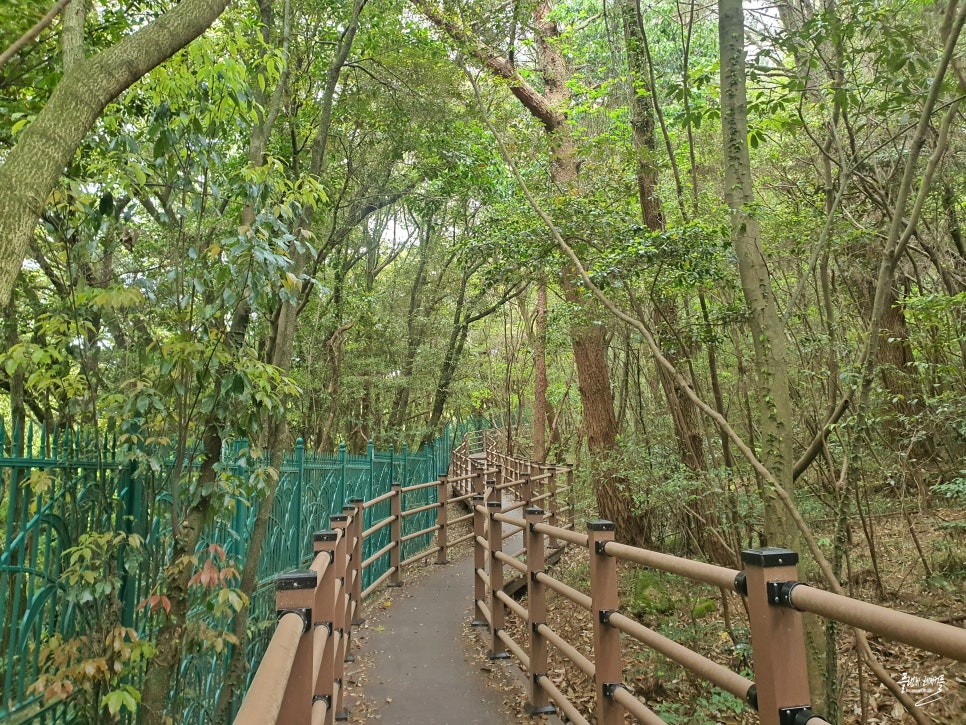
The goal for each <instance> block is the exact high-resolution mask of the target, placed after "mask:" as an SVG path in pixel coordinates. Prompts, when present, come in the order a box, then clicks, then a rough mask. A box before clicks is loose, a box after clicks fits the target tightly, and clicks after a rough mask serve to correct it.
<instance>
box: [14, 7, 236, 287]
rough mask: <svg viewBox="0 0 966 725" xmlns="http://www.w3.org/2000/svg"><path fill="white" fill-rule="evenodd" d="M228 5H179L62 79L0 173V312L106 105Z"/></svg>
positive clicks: (180, 46) (193, 36) (77, 64)
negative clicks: (50, 203)
mask: <svg viewBox="0 0 966 725" xmlns="http://www.w3.org/2000/svg"><path fill="white" fill-rule="evenodd" d="M228 2H229V0H182V1H181V2H180V3H178V5H176V6H175V7H173V8H171V9H170V10H168V11H167V12H166V13H164V14H163V15H161V16H160V17H159V18H158V19H157V20H155V21H153V22H151V23H149V24H148V25H146V26H144V27H143V28H141V29H140V30H138V31H137V32H135V33H132V34H131V35H129V36H127V37H126V38H124V39H123V40H121V41H119V42H118V43H116V44H115V45H113V46H111V47H110V48H108V49H106V50H103V51H101V52H100V53H98V54H97V55H95V56H92V57H90V58H88V59H86V60H82V61H80V62H78V63H76V64H75V65H74V67H73V68H72V69H71V70H70V71H68V72H67V73H65V74H64V76H63V77H62V78H61V80H60V82H59V83H58V84H57V87H56V88H55V89H54V92H53V94H51V96H50V100H48V101H47V104H46V105H45V106H44V108H43V110H42V111H41V112H40V113H39V114H37V118H36V119H34V121H33V123H31V124H30V125H29V126H27V128H25V129H24V130H23V132H22V133H21V134H20V136H19V138H18V141H17V144H16V145H15V146H14V147H13V148H12V149H10V152H9V153H8V154H7V156H6V158H5V159H4V161H3V164H2V165H0V305H5V304H6V303H7V301H8V300H9V299H10V293H11V291H12V290H13V285H14V281H15V280H16V279H17V275H18V274H19V273H20V266H21V264H23V260H24V256H25V255H26V253H27V248H28V245H29V243H30V239H31V237H32V236H33V233H34V228H35V227H36V225H37V220H38V219H39V218H40V215H41V212H42V211H43V209H44V205H45V204H46V203H47V197H48V196H49V195H50V192H51V191H52V190H53V189H54V186H55V185H56V184H57V181H58V180H59V179H60V177H61V175H62V174H63V172H64V168H65V167H66V166H67V164H68V163H70V160H71V157H72V156H73V155H74V151H76V150H77V147H78V146H79V145H80V143H81V141H83V140H84V137H85V136H86V135H87V133H88V131H90V129H91V127H92V126H93V125H94V123H95V122H96V121H97V119H98V117H100V115H101V112H102V111H103V110H104V108H105V107H106V106H107V104H108V103H110V102H111V101H112V100H114V99H115V98H117V96H118V95H119V94H120V93H122V92H123V91H124V90H126V89H127V88H129V87H130V86H131V85H132V84H133V83H134V82H135V81H137V80H138V79H139V78H141V77H142V76H143V75H144V74H146V73H148V72H149V71H150V70H152V69H153V68H155V67H156V66H157V65H159V64H161V63H163V62H164V61H165V60H167V59H168V58H170V57H171V56H172V55H173V54H174V53H176V52H178V51H179V50H180V49H181V48H183V47H184V46H186V45H187V44H188V43H190V42H191V41H192V40H194V39H195V38H197V37H198V36H199V35H201V34H202V33H203V32H204V31H205V30H206V29H207V28H208V26H210V25H211V24H212V23H213V22H214V21H215V19H216V18H217V17H218V16H219V15H221V13H222V12H223V11H224V9H225V7H226V6H227V5H228Z"/></svg>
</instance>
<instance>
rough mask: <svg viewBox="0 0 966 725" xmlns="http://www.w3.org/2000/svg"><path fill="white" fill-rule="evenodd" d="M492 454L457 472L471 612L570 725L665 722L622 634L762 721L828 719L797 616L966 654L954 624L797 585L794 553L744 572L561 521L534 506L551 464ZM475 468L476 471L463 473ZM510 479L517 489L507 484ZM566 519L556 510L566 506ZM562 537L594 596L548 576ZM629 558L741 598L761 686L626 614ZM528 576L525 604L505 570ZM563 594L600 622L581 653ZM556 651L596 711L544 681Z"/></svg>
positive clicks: (546, 705) (793, 724) (539, 702)
mask: <svg viewBox="0 0 966 725" xmlns="http://www.w3.org/2000/svg"><path fill="white" fill-rule="evenodd" d="M487 456H488V458H487V461H486V462H485V463H484V462H483V461H477V462H476V463H477V466H478V468H477V475H476V476H475V477H470V478H465V479H461V480H463V481H468V482H469V483H470V484H472V490H473V494H472V502H473V508H472V511H473V518H474V531H473V535H472V539H473V541H474V619H473V625H474V626H479V627H486V628H487V630H488V639H489V644H490V653H489V654H490V657H491V658H492V659H504V658H508V657H511V656H512V657H515V658H516V659H517V660H518V661H519V662H520V663H521V665H522V666H523V667H524V668H525V669H527V670H528V671H529V673H530V677H529V680H530V686H529V693H528V695H529V704H528V708H527V709H528V711H529V712H531V713H551V712H555V711H556V712H559V713H561V714H563V715H565V716H566V717H567V718H568V719H569V720H570V721H571V722H583V723H586V722H588V721H589V720H588V719H589V718H591V717H594V718H595V722H597V723H598V724H599V725H616V724H617V723H623V722H624V718H625V715H631V716H632V717H634V718H636V719H637V720H639V721H640V722H644V723H661V722H663V721H662V720H661V718H660V717H659V716H658V715H657V714H655V712H654V711H652V710H651V709H650V707H648V704H647V703H645V702H643V701H642V700H640V699H639V698H638V697H637V696H636V695H635V694H634V693H633V692H632V691H631V690H630V689H629V687H628V686H627V685H625V683H624V665H623V663H622V659H621V639H622V637H631V638H633V639H635V640H637V641H639V642H641V643H643V644H644V645H645V646H646V647H648V648H650V649H652V650H654V651H656V652H659V653H661V654H662V655H664V656H665V657H667V658H668V659H670V660H672V661H674V662H676V663H678V664H679V665H681V666H682V667H684V668H685V669H687V670H689V671H690V672H692V673H694V674H695V675H696V676H697V677H699V678H701V679H703V680H705V681H707V682H709V683H711V684H712V685H714V686H716V687H718V688H719V689H721V690H723V691H725V692H728V693H730V694H731V695H733V696H735V697H737V698H739V699H740V700H742V701H743V702H745V703H746V705H748V706H749V707H751V708H753V709H755V710H757V713H758V717H759V720H760V722H761V723H763V724H764V725H804V724H805V723H808V725H823V723H826V721H825V720H824V719H822V717H820V716H819V715H817V714H816V713H814V712H812V710H811V709H810V695H809V690H808V682H807V675H806V667H805V644H804V636H803V630H802V621H801V616H802V615H801V613H802V612H811V613H814V614H817V615H820V616H823V617H825V618H827V619H830V620H834V621H837V622H841V623H843V624H847V625H851V626H854V627H858V628H860V629H863V630H867V631H870V632H874V633H876V634H879V635H881V636H883V637H886V638H890V639H893V640H895V641H898V642H903V643H905V644H909V645H912V646H914V647H918V648H920V649H923V650H926V651H929V652H934V653H936V654H940V655H942V656H945V657H950V658H952V659H956V660H960V661H966V631H964V630H963V629H960V628H958V627H955V626H952V625H949V624H944V623H940V622H935V621H931V620H928V619H923V618H921V617H916V616H913V615H910V614H905V613H902V612H896V611H893V610H891V609H888V608H885V607H880V606H877V605H873V604H868V603H865V602H860V601H857V600H854V599H851V598H849V597H844V596H839V595H836V594H832V593H830V592H826V591H823V590H821V589H818V588H813V587H809V586H806V585H804V584H802V583H801V582H798V581H797V576H796V568H797V563H798V555H797V554H796V553H795V552H793V551H789V550H787V549H779V548H763V549H749V550H746V551H744V552H742V557H741V558H742V563H743V567H744V568H743V569H742V570H737V569H729V568H726V567H720V566H715V565H712V564H707V563H704V562H698V561H693V560H690V559H685V558H681V557H676V556H670V555H668V554H663V553H660V552H656V551H650V550H647V549H641V548H638V547H634V546H628V545H626V544H621V543H617V542H616V541H614V525H613V524H612V523H611V522H609V521H591V522H589V523H588V524H587V533H581V532H577V531H574V530H572V525H571V527H568V528H565V527H561V526H558V525H555V524H554V523H552V522H551V521H550V518H551V514H550V512H548V511H545V510H544V509H543V508H539V507H537V506H534V505H533V504H534V503H535V502H537V501H543V500H548V501H551V502H552V501H553V500H554V497H553V496H546V497H545V495H544V493H540V492H537V491H536V490H535V487H534V483H536V482H538V481H540V482H543V483H546V484H547V485H548V488H549V484H550V483H552V482H553V479H554V475H553V473H552V471H548V474H549V475H547V476H544V475H543V474H540V475H539V478H538V476H535V475H532V471H533V470H534V469H533V468H532V466H533V464H532V463H531V462H528V461H520V460H517V459H514V458H512V457H510V456H506V455H504V454H500V453H498V452H494V451H493V450H492V449H489V448H488V450H487ZM493 460H495V461H497V466H496V468H497V471H496V472H495V475H493V477H492V478H489V479H485V478H484V476H485V475H486V474H485V473H484V470H485V466H488V465H490V463H491V462H492V461H493ZM464 475H468V474H464ZM508 484H510V485H508ZM504 489H513V490H514V491H515V492H516V494H517V496H519V497H520V498H521V499H524V497H525V499H524V502H525V503H526V506H525V508H524V517H523V518H520V517H519V516H518V515H516V514H514V515H508V513H510V512H515V511H516V510H517V509H518V508H519V506H517V505H515V504H513V505H505V502H504V499H503V493H502V492H503V490H504ZM558 515H559V512H558ZM521 531H522V532H523V537H524V552H523V554H524V557H523V560H522V561H521V560H520V559H519V558H518V556H519V555H518V554H517V555H514V554H510V553H508V552H505V551H504V550H503V547H504V543H503V542H504V541H505V540H508V539H512V538H513V537H514V536H519V535H520V532H521ZM551 541H553V542H557V541H562V542H566V543H568V544H572V545H574V546H576V547H579V548H580V549H583V550H585V551H586V556H587V557H588V562H589V567H590V591H589V592H587V593H585V592H581V591H579V590H577V589H575V588H573V587H571V586H570V585H568V584H566V583H564V582H562V581H560V580H558V579H556V578H554V577H553V576H551V575H550V574H548V573H547V571H545V568H546V552H547V550H548V547H549V544H550V542H551ZM619 560H623V561H627V562H632V563H635V564H638V565H641V566H646V567H650V568H653V569H657V570H660V571H663V572H667V573H672V574H676V575H679V576H682V577H685V578H687V579H689V580H691V581H695V582H702V583H705V584H708V585H711V586H714V587H717V588H720V589H723V590H725V591H729V592H734V593H736V594H738V595H740V596H742V597H744V598H745V600H746V603H747V610H748V612H749V625H750V631H751V641H752V645H753V647H754V673H755V681H754V682H753V681H752V680H750V679H748V678H747V677H745V676H744V675H742V674H740V673H737V672H734V671H732V670H730V669H728V668H727V667H725V666H724V665H722V664H719V663H718V662H715V661H713V660H712V659H710V658H708V657H706V656H705V655H703V654H701V653H699V652H696V651H694V650H692V649H690V648H688V647H685V646H684V645H682V644H680V643H678V642H675V641H674V640H672V639H669V638H667V637H665V636H663V635H661V634H658V633H657V632H655V631H654V630H652V629H650V628H649V627H646V626H645V625H643V624H641V623H640V622H638V621H637V620H635V619H633V618H632V617H630V616H628V615H626V614H624V613H622V612H621V611H620V606H619V601H618V582H617V562H618V561H619ZM506 568H509V569H510V570H511V571H513V572H514V573H516V572H519V573H520V574H523V575H524V578H525V580H526V584H527V588H526V594H527V600H526V604H525V605H524V604H522V603H520V602H518V601H516V600H515V599H513V598H512V597H510V596H508V595H507V594H506V593H505V592H504V574H505V569H506ZM548 594H552V595H555V596H560V597H563V598H564V599H566V600H568V601H569V603H571V604H572V605H574V606H576V607H578V608H580V609H583V610H586V611H589V612H590V613H591V617H592V620H593V628H594V632H593V640H592V648H591V651H590V652H587V653H585V652H581V651H580V650H579V648H578V647H577V646H576V645H574V644H573V643H570V642H567V641H566V640H565V639H564V638H563V637H561V636H560V634H558V633H557V632H555V631H554V630H553V629H552V628H551V627H549V626H548V625H547V623H546V616H547V604H546V601H547V596H548ZM508 617H514V618H516V619H517V620H518V621H519V622H520V624H521V625H522V627H521V629H520V631H522V632H524V633H525V634H524V637H525V641H516V640H514V639H513V637H512V636H511V635H510V634H509V632H508V630H507V628H506V623H507V618H508ZM551 648H552V650H555V651H556V652H557V653H558V654H559V656H561V657H563V658H564V659H566V660H569V661H570V662H571V663H572V664H573V665H574V666H575V667H576V668H577V670H579V671H580V672H582V673H583V674H584V675H585V676H586V677H587V678H588V679H589V680H591V681H592V682H593V685H594V689H595V693H596V697H595V712H594V713H589V712H581V709H580V708H579V707H578V706H577V704H576V703H574V702H573V701H571V699H570V698H569V697H568V696H567V695H566V694H565V693H564V690H565V689H567V688H561V687H559V686H558V684H559V683H554V682H553V681H552V680H551V679H550V677H549V676H548V674H547V673H548V651H549V650H550V649H551Z"/></svg>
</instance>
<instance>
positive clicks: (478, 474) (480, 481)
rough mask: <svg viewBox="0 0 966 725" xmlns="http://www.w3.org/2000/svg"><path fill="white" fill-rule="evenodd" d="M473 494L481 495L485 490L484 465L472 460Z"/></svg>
mask: <svg viewBox="0 0 966 725" xmlns="http://www.w3.org/2000/svg"><path fill="white" fill-rule="evenodd" d="M472 465H473V493H476V494H479V495H481V496H482V495H483V491H484V489H485V488H486V481H485V478H486V473H485V470H486V465H485V464H484V463H483V462H482V461H477V460H475V459H473V464H472Z"/></svg>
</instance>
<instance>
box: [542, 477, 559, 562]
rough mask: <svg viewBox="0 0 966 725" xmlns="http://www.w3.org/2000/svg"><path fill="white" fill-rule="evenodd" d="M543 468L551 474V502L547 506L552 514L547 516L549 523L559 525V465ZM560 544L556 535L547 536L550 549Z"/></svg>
mask: <svg viewBox="0 0 966 725" xmlns="http://www.w3.org/2000/svg"><path fill="white" fill-rule="evenodd" d="M543 470H544V471H545V472H547V473H549V474H550V478H548V479H547V483H546V490H547V492H548V493H549V494H550V496H548V502H549V504H548V505H547V506H546V507H545V508H548V509H549V513H550V516H549V517H548V518H547V523H548V524H550V525H551V526H557V525H558V524H557V467H556V466H543ZM557 545H558V542H557V539H556V537H553V536H549V537H547V547H548V548H550V549H556V548H557Z"/></svg>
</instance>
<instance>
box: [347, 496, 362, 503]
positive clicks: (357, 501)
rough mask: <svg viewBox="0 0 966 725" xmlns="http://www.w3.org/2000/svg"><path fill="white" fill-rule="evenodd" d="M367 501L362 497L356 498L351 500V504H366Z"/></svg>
mask: <svg viewBox="0 0 966 725" xmlns="http://www.w3.org/2000/svg"><path fill="white" fill-rule="evenodd" d="M365 501H366V500H365V499H364V498H362V496H356V497H355V498H350V499H349V503H365Z"/></svg>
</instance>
